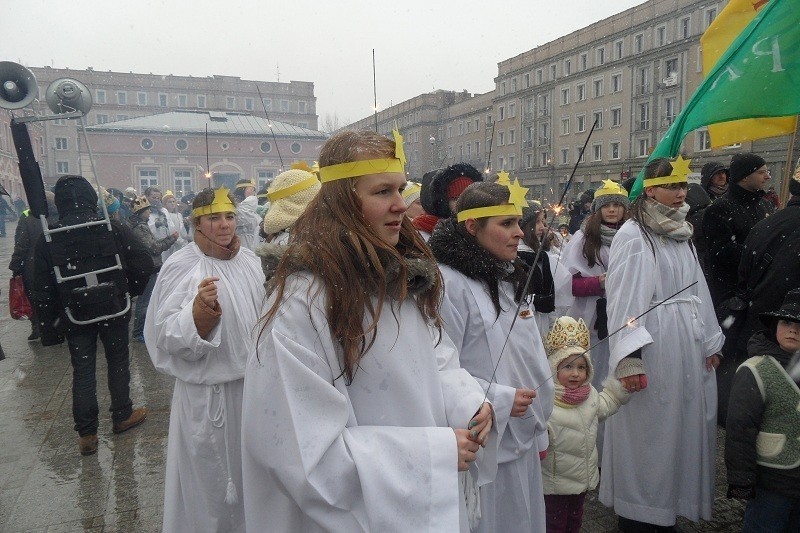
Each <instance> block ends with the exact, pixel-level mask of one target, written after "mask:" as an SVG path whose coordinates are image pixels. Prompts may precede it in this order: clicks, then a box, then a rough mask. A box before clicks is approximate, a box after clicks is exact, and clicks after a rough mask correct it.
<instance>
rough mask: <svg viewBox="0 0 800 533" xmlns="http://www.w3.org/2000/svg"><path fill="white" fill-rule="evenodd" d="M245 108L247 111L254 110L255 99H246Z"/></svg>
mask: <svg viewBox="0 0 800 533" xmlns="http://www.w3.org/2000/svg"><path fill="white" fill-rule="evenodd" d="M244 108H245V110H247V111H252V110H253V99H252V98H245V99H244Z"/></svg>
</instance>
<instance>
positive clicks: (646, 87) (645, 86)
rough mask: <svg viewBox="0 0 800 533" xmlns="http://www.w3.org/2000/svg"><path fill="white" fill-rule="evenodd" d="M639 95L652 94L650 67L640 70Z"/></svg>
mask: <svg viewBox="0 0 800 533" xmlns="http://www.w3.org/2000/svg"><path fill="white" fill-rule="evenodd" d="M638 82H639V84H638V87H637V88H638V91H637V92H638V94H649V93H650V67H642V68H640V69H639V79H638Z"/></svg>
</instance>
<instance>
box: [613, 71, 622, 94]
mask: <svg viewBox="0 0 800 533" xmlns="http://www.w3.org/2000/svg"><path fill="white" fill-rule="evenodd" d="M621 91H622V74H612V75H611V92H612V93H618V92H621Z"/></svg>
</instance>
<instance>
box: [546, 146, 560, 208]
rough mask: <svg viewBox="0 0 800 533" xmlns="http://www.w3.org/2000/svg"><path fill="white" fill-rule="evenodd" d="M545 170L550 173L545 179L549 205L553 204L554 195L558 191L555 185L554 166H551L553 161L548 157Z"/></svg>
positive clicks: (554, 200)
mask: <svg viewBox="0 0 800 533" xmlns="http://www.w3.org/2000/svg"><path fill="white" fill-rule="evenodd" d="M547 168H548V171H549V173H550V175H549V176H548V178H547V183H548V187H549V188H550V194H549V198H550V203H551V204H555V202H556V199H555V195H556V194H557V193H556V190H557V189H558V184H557V183H556V166H555V165H554V164H553V160H552V159H550V158H549V157H548V158H547Z"/></svg>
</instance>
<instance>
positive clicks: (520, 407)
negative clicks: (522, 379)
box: [511, 389, 536, 416]
mask: <svg viewBox="0 0 800 533" xmlns="http://www.w3.org/2000/svg"><path fill="white" fill-rule="evenodd" d="M534 398H536V391H535V390H533V389H517V392H516V394H514V405H513V407H511V416H525V413H526V412H528V406H529V405H530V404H532V403H533V399H534Z"/></svg>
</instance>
